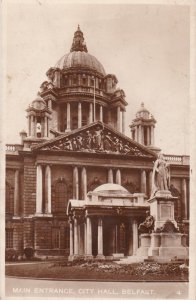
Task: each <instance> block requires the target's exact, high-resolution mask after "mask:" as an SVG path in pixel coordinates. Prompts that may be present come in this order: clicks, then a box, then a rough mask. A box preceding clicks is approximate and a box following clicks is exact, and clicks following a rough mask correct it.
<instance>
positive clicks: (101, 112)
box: [40, 26, 127, 133]
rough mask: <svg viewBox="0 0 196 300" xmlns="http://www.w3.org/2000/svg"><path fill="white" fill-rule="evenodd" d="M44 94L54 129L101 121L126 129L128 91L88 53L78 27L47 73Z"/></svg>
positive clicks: (60, 131) (66, 130)
mask: <svg viewBox="0 0 196 300" xmlns="http://www.w3.org/2000/svg"><path fill="white" fill-rule="evenodd" d="M46 75H47V77H48V81H45V82H43V83H42V85H41V87H40V93H41V94H40V95H41V97H42V98H43V99H44V101H45V103H46V105H47V107H48V109H50V110H51V111H52V118H51V121H50V125H49V126H50V131H51V132H55V131H56V132H58V133H64V132H69V131H71V130H74V129H76V128H80V127H82V126H85V125H88V124H91V123H92V122H95V121H101V122H103V123H106V124H108V125H111V126H112V127H113V128H115V129H116V130H119V131H121V132H124V127H125V125H124V112H125V106H126V105H127V102H126V101H125V93H124V91H123V90H121V89H119V88H117V83H118V80H117V78H116V76H115V75H113V74H106V72H105V70H104V67H103V66H102V64H101V63H100V62H99V61H98V60H97V59H96V58H95V57H94V56H93V55H91V54H89V53H88V50H87V46H86V44H85V41H84V36H83V33H82V31H81V29H80V27H79V26H78V28H77V31H76V32H75V33H74V38H73V43H72V46H71V50H70V52H69V53H68V54H65V55H64V56H63V57H62V58H60V59H59V60H58V62H57V64H56V66H55V67H52V68H50V69H49V70H48V71H47V73H46Z"/></svg>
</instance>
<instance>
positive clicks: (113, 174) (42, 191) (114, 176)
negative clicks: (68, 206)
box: [36, 164, 152, 214]
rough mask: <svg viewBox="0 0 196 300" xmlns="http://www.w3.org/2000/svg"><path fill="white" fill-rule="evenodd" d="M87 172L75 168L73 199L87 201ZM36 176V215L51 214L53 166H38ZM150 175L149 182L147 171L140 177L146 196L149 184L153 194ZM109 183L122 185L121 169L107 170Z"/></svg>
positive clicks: (141, 186) (82, 168)
mask: <svg viewBox="0 0 196 300" xmlns="http://www.w3.org/2000/svg"><path fill="white" fill-rule="evenodd" d="M87 172H88V168H87V167H85V166H81V167H78V166H73V199H76V200H78V199H80V198H81V199H85V197H86V194H87ZM36 174H37V175H36V178H37V179H36V213H37V214H43V213H46V214H51V184H52V183H51V166H50V165H41V164H38V165H37V171H36ZM148 174H149V175H148V176H149V180H147V171H146V170H142V171H141V175H140V192H141V193H144V194H147V184H148V192H149V193H150V192H151V182H152V171H150V172H149V173H148ZM107 182H108V183H116V184H119V185H121V184H122V171H121V169H120V168H117V169H116V168H107ZM43 195H44V199H45V201H44V205H43ZM149 195H150V194H149Z"/></svg>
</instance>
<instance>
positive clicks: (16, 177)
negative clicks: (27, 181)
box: [14, 170, 20, 216]
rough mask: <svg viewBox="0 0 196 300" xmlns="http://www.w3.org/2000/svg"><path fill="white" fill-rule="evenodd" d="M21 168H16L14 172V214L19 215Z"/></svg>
mask: <svg viewBox="0 0 196 300" xmlns="http://www.w3.org/2000/svg"><path fill="white" fill-rule="evenodd" d="M19 209H20V203H19V170H15V174H14V216H18V215H19Z"/></svg>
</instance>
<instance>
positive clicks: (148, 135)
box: [147, 126, 150, 146]
mask: <svg viewBox="0 0 196 300" xmlns="http://www.w3.org/2000/svg"><path fill="white" fill-rule="evenodd" d="M149 145H150V127H149V126H148V127H147V146H149Z"/></svg>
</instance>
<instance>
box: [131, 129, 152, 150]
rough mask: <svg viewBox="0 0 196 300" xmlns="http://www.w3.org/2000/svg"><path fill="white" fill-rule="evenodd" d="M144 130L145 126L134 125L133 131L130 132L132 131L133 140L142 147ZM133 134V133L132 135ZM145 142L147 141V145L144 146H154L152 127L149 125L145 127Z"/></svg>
mask: <svg viewBox="0 0 196 300" xmlns="http://www.w3.org/2000/svg"><path fill="white" fill-rule="evenodd" d="M144 128H145V126H143V125H135V127H134V129H133V130H132V131H134V132H135V133H134V135H135V138H134V140H135V141H136V142H138V143H140V144H142V145H144V139H145V138H144V137H145V133H144ZM132 134H133V133H132ZM146 134H147V136H146V141H147V145H146V146H150V145H151V146H153V145H154V126H153V125H150V126H146Z"/></svg>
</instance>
